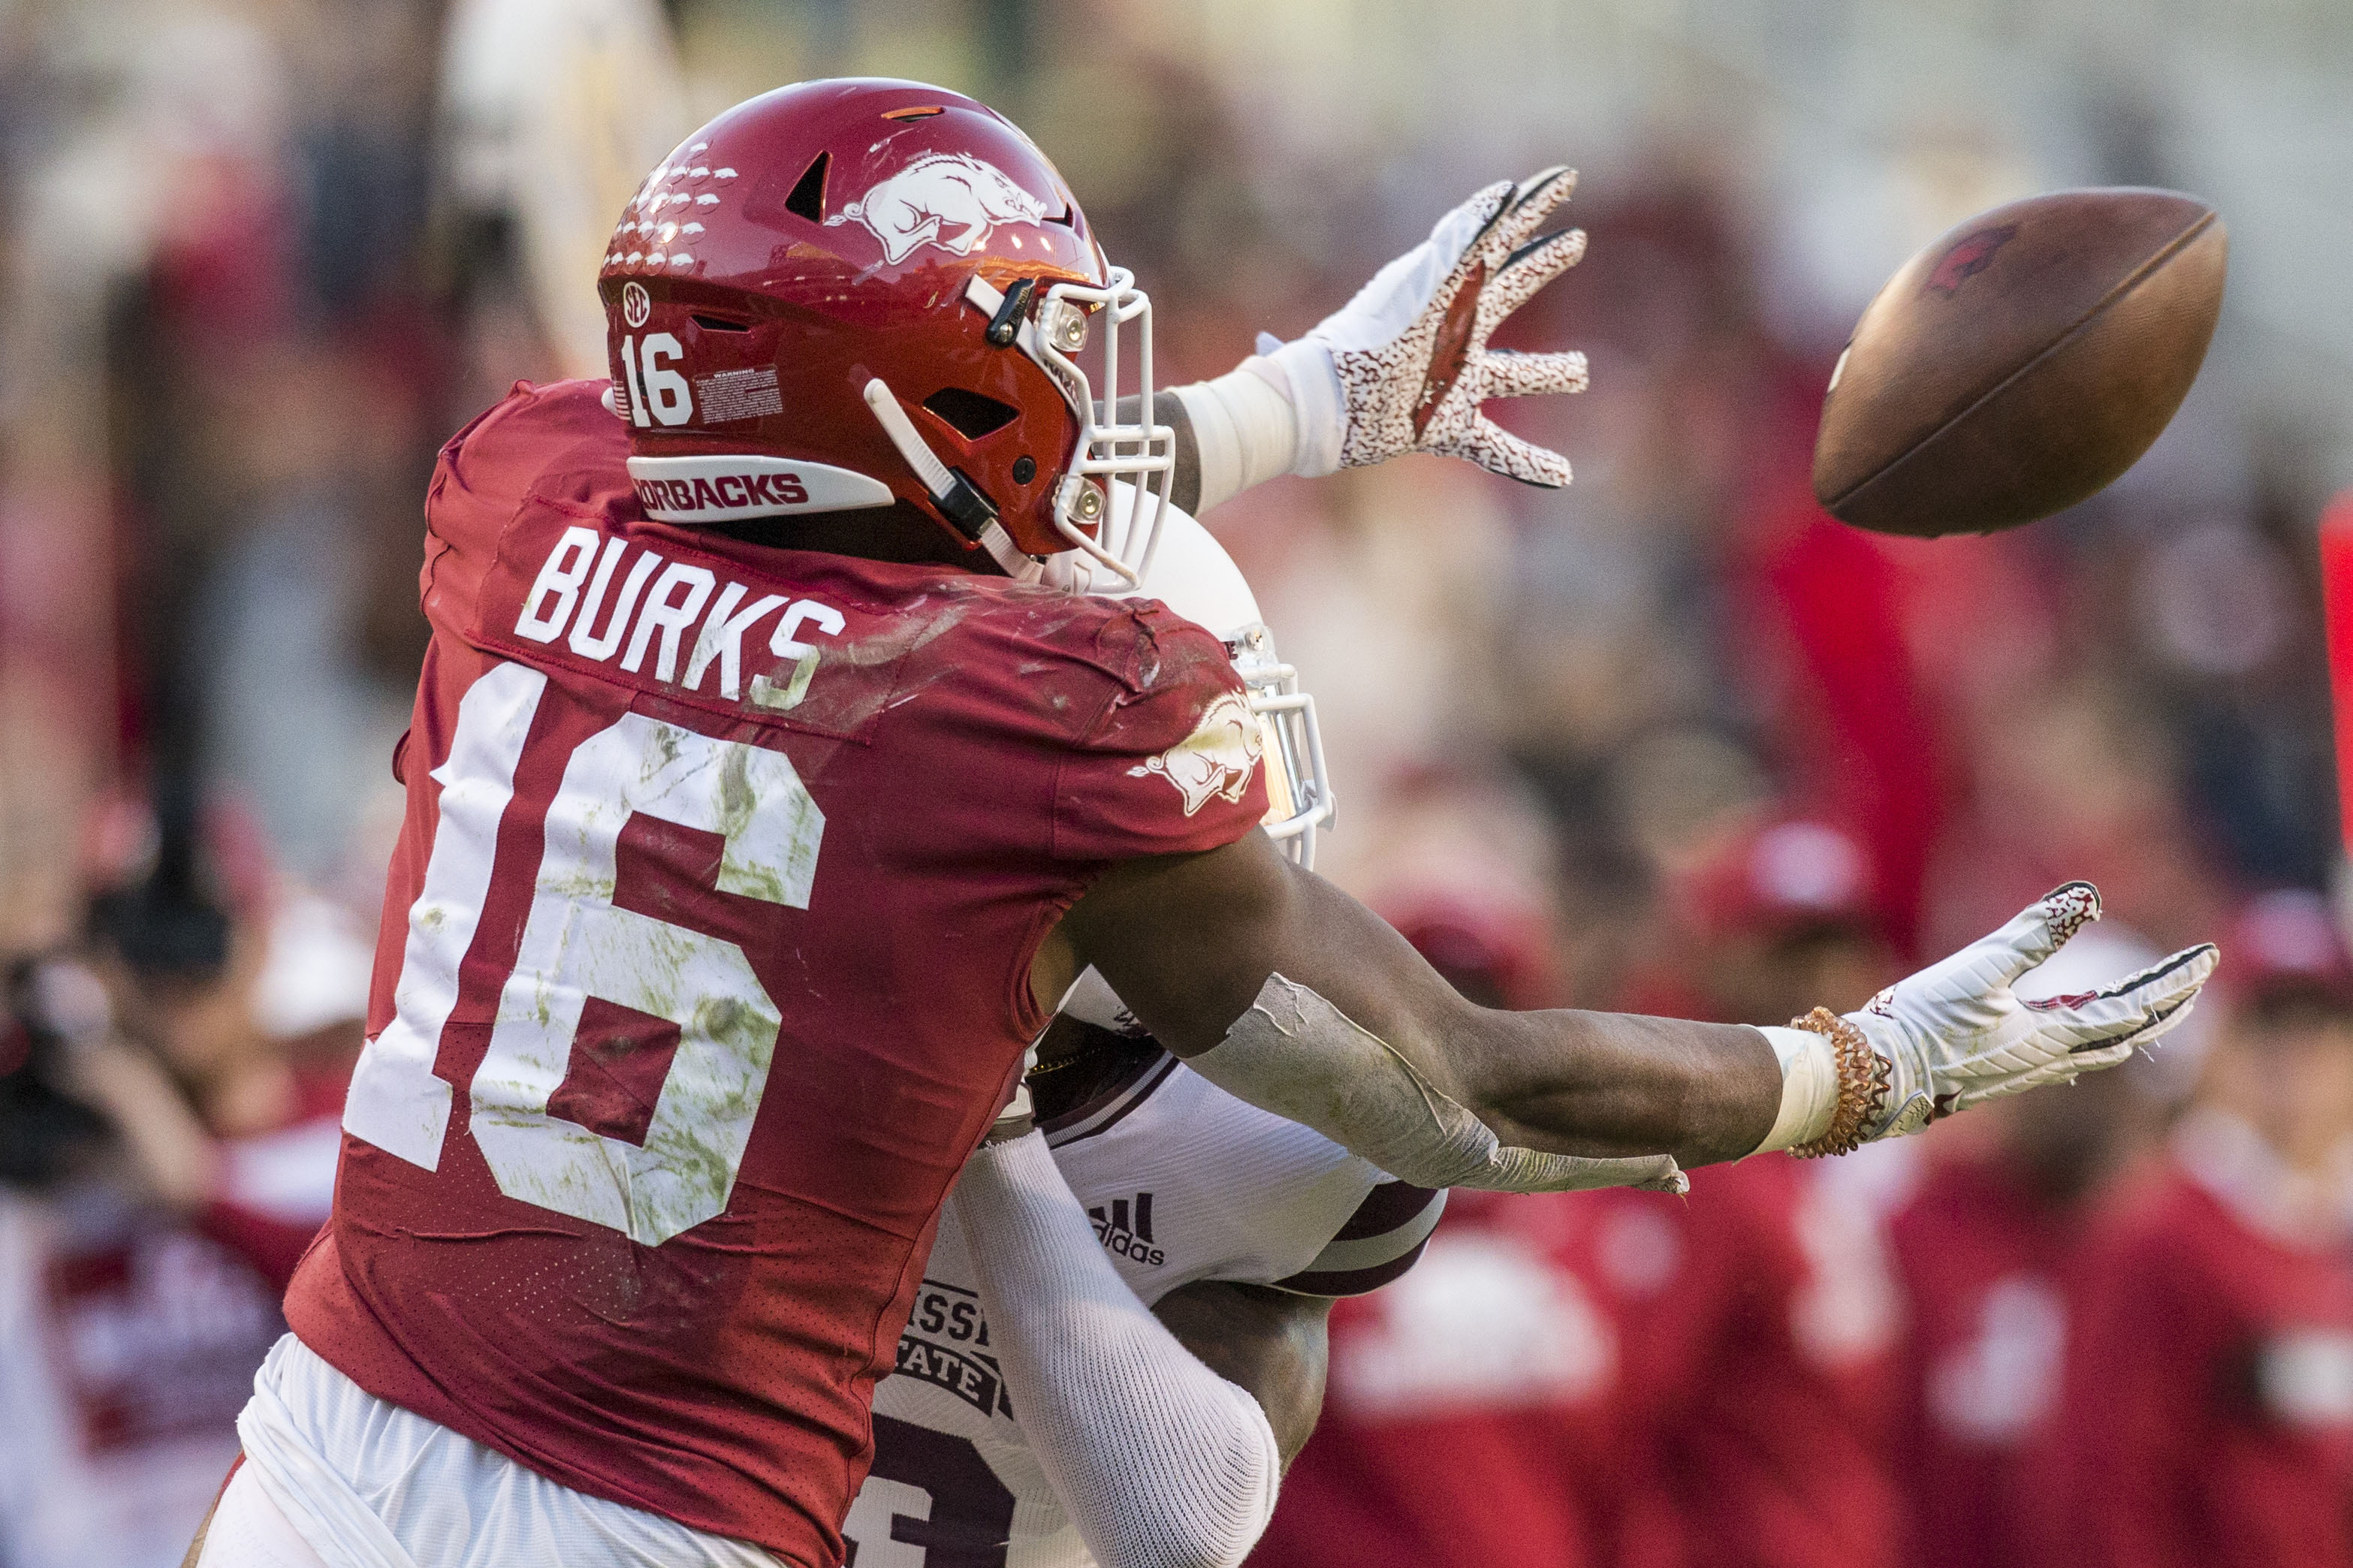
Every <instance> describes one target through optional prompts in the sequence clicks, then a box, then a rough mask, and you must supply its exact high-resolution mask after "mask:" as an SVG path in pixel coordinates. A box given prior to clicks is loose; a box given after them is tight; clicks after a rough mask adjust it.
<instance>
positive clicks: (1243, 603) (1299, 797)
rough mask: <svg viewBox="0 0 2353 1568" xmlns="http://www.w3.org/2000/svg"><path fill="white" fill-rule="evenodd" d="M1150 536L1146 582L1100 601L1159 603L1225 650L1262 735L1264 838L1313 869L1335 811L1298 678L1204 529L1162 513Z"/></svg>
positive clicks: (1311, 705) (1320, 739)
mask: <svg viewBox="0 0 2353 1568" xmlns="http://www.w3.org/2000/svg"><path fill="white" fill-rule="evenodd" d="M1118 489H1119V490H1121V491H1124V490H1125V489H1126V487H1125V486H1124V485H1121V486H1119V487H1118ZM1125 500H1127V498H1126V496H1125V495H1124V494H1121V495H1118V496H1117V498H1116V500H1115V503H1114V510H1115V511H1124V510H1125V509H1124V506H1121V505H1119V504H1118V503H1119V502H1124V501H1125ZM1156 532H1157V535H1158V537H1157V539H1156V540H1155V545H1154V548H1153V550H1152V552H1151V560H1150V566H1149V568H1148V570H1147V571H1146V572H1145V576H1144V580H1143V581H1142V582H1141V583H1139V584H1135V585H1134V586H1133V587H1127V588H1122V589H1119V590H1118V591H1117V592H1113V593H1107V594H1105V595H1103V596H1104V597H1106V598H1140V599H1157V600H1159V601H1160V602H1161V603H1162V604H1164V605H1167V606H1168V607H1169V608H1170V609H1172V610H1174V611H1176V613H1177V614H1178V615H1180V616H1184V617H1185V618H1186V619H1187V620H1188V621H1191V622H1192V623H1193V624H1194V625H1195V626H1199V627H1201V628H1202V629H1203V630H1205V631H1208V632H1209V633H1210V634H1211V635H1213V636H1214V637H1217V638H1219V640H1220V641H1221V642H1223V643H1224V644H1225V645H1226V652H1227V654H1228V655H1229V657H1230V658H1232V659H1233V661H1234V670H1235V673H1237V674H1239V675H1240V677H1241V678H1242V684H1243V686H1244V687H1245V688H1247V689H1248V696H1249V701H1250V711H1251V712H1253V713H1255V714H1257V715H1258V720H1259V726H1260V729H1261V731H1262V732H1263V734H1264V736H1265V747H1266V749H1265V752H1264V758H1265V762H1266V795H1267V814H1266V821H1265V825H1264V826H1265V828H1266V835H1267V837H1270V838H1271V839H1273V840H1274V841H1275V842H1276V843H1278V844H1280V845H1282V848H1283V852H1284V853H1285V854H1287V855H1289V856H1290V857H1291V858H1293V860H1295V861H1297V862H1298V863H1299V864H1300V865H1302V866H1308V867H1312V866H1314V864H1315V836H1316V834H1317V832H1318V831H1320V830H1321V829H1323V828H1326V827H1329V826H1332V816H1333V811H1334V807H1335V802H1334V800H1333V798H1332V785H1331V783H1330V781H1329V779H1328V778H1327V777H1326V776H1325V774H1324V736H1323V732H1322V731H1320V730H1318V729H1317V728H1316V726H1315V699H1314V698H1313V697H1311V696H1309V695H1308V694H1307V693H1306V692H1304V691H1302V690H1300V689H1299V672H1298V671H1297V670H1295V669H1293V668H1292V667H1291V666H1289V665H1287V664H1284V663H1282V661H1281V660H1280V659H1278V658H1276V657H1275V653H1274V634H1273V633H1272V632H1270V631H1268V630H1267V629H1266V622H1265V621H1264V620H1263V619H1261V617H1260V616H1259V610H1258V598H1257V596H1256V595H1253V594H1252V593H1251V592H1250V584H1249V583H1248V582H1247V581H1245V580H1244V578H1243V576H1242V573H1241V568H1240V567H1239V566H1237V565H1235V564H1234V561H1233V557H1232V556H1230V555H1228V554H1227V553H1226V551H1225V547H1224V546H1223V545H1221V544H1219V542H1217V540H1216V539H1214V538H1212V537H1211V536H1210V533H1209V531H1208V529H1206V528H1203V527H1202V526H1201V525H1200V523H1198V521H1195V520H1194V519H1193V518H1192V517H1191V516H1189V515H1188V514H1187V513H1186V512H1183V511H1181V510H1177V509H1176V507H1174V506H1164V507H1162V509H1161V511H1160V517H1159V520H1158V528H1157V530H1156Z"/></svg>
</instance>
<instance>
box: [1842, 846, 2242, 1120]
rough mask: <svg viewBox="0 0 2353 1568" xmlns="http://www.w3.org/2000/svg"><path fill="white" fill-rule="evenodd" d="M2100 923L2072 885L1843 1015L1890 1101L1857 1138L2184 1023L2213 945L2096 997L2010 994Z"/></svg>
mask: <svg viewBox="0 0 2353 1568" xmlns="http://www.w3.org/2000/svg"><path fill="white" fill-rule="evenodd" d="M2099 918H2100V893H2099V889H2096V888H2094V887H2093V886H2092V885H2091V884H2090V883H2089V882H2069V883H2067V884H2066V885H2065V886H2064V887H2061V888H2056V889H2052V891H2051V892H2049V893H2047V894H2045V895H2043V897H2042V898H2041V899H2039V900H2036V901H2035V902H2033V903H2032V904H2030V905H2028V906H2027V907H2026V908H2025V909H2024V910H2021V911H2020V913H2019V914H2018V916H2017V917H2016V918H2015V919H2013V920H2011V921H2010V923H2009V924H2008V925H2005V926H2003V927H2002V928H2001V929H2000V931H1995V932H1994V933H1993V934H1992V935H1990V936H1987V937H1982V938H1980V939H1978V941H1976V942H1971V943H1970V944H1969V945H1968V946H1967V947H1965V948H1963V949H1961V951H1960V952H1957V953H1955V954H1953V956H1952V957H1950V958H1947V959H1946V960H1945V961H1944V962H1943V963H1936V964H1932V965H1930V966H1929V967H1928V968H1926V969H1924V970H1922V971H1920V973H1917V974H1915V975H1913V976H1911V977H1910V978H1909V979H1906V980H1902V981H1899V982H1897V983H1896V984H1894V985H1891V986H1889V987H1888V988H1887V989H1886V990H1884V991H1883V992H1881V993H1880V994H1878V995H1877V996H1875V997H1873V998H1872V1001H1871V1004H1870V1005H1868V1006H1866V1007H1865V1008H1863V1010H1862V1012H1860V1013H1850V1014H1848V1015H1847V1016H1846V1018H1847V1022H1849V1023H1851V1024H1852V1025H1854V1026H1856V1027H1857V1028H1859V1029H1861V1030H1862V1036H1863V1038H1864V1039H1865V1040H1866V1041H1868V1042H1869V1043H1870V1045H1871V1047H1872V1049H1873V1050H1874V1051H1876V1052H1878V1053H1879V1055H1880V1056H1881V1057H1883V1058H1885V1060H1886V1062H1887V1064H1888V1068H1889V1089H1888V1093H1887V1096H1886V1098H1885V1100H1883V1101H1882V1102H1881V1106H1880V1111H1879V1115H1878V1116H1877V1117H1875V1118H1874V1119H1873V1121H1872V1122H1871V1124H1870V1125H1869V1126H1868V1128H1867V1129H1866V1130H1865V1131H1864V1133H1863V1136H1864V1137H1865V1138H1866V1139H1873V1138H1900V1137H1902V1136H1904V1135H1905V1133H1909V1132H1916V1131H1919V1130H1920V1129H1921V1128H1923V1127H1925V1126H1926V1125H1927V1124H1928V1123H1929V1122H1931V1121H1936V1120H1938V1119H1939V1118H1941V1117H1946V1116H1949V1115H1951V1114H1952V1113H1953V1112H1954V1111H1957V1110H1968V1108H1969V1107H1970V1106H1972V1105H1976V1104H1978V1103H1979V1102H1980V1101H1983V1100H1991V1099H1993V1098H1995V1097H1996V1096H1997V1095H2004V1094H2016V1093H2018V1092H2019V1091H2020V1090H2021V1089H2033V1088H2036V1087H2037V1086H2039V1085H2042V1084H2046V1083H2066V1082H2068V1081H2070V1080H2072V1079H2073V1078H2074V1077H2075V1076H2076V1075H2077V1074H2078V1073H2086V1072H2095V1071H2097V1070H2098V1069H2100V1068H2112V1067H2115V1066H2116V1065H2118V1064H2119V1063H2121V1062H2123V1061H2124V1060H2126V1058H2129V1057H2130V1056H2131V1055H2132V1054H2133V1052H2134V1050H2135V1049H2136V1048H2137V1047H2141V1046H2145V1045H2147V1044H2148V1043H2149V1042H2150V1041H2152V1040H2154V1039H2156V1038H2157V1037H2158V1036H2160V1035H2162V1034H2164V1033H2165V1032H2166V1031H2167V1030H2168V1029H2170V1028H2172V1027H2173V1026H2175V1025H2176V1024H2179V1023H2180V1022H2181V1020H2182V1019H2183V1018H2184V1017H2186V1016H2189V1005H2190V1004H2191V1002H2193V1001H2194V1000H2195V999H2196V998H2197V995H2198V988H2199V987H2200V986H2201V985H2203V984H2206V977H2207V976H2208V975H2210V974H2211V973H2214V964H2215V963H2216V961H2217V959H2218V957H2219V956H2220V955H2219V954H2218V953H2217V952H2216V951H2215V949H2214V946H2213V944H2212V943H2211V942H2202V943H2200V944H2199V945H2198V946H2196V947H2186V948H2184V949H2182V950H2181V951H2180V952H2177V953H2175V954H2174V955H2173V956H2172V957H2170V958H2167V959H2164V960H2161V961H2159V962H2158V963H2153V964H2151V965H2149V967H2147V969H2144V970H2142V971H2141V972H2140V973H2137V974H2130V975H2126V977H2125V978H2124V979H2122V980H2118V981H2116V982H2114V983H2113V984H2108V985H2106V986H2104V987H2102V988H2101V989H2100V990H2097V991H2089V992H2083V993H2079V994H2074V995H2069V996H2052V997H2049V998H2045V999H2041V1000H2036V1001H2028V1000H2025V999H2023V998H2021V997H2020V996H2018V995H2016V994H2013V993H2012V992H2011V990H2010V986H2011V985H2012V984H2015V983H2016V982H2017V980H2018V978H2019V976H2021V975H2022V974H2024V973H2026V972H2027V971H2028V970H2030V969H2032V968H2033V967H2034V966H2035V965H2036V964H2038V963H2042V961H2043V960H2045V959H2047V958H2049V957H2050V956H2051V955H2052V953H2054V952H2058V951H2059V948H2060V945H2061V944H2062V943H2063V942H2066V940H2067V939H2068V938H2069V937H2071V936H2073V935H2074V934H2075V933H2076V932H2077V931H2080V930H2082V929H2083V928H2084V926H2086V925H2088V924H2090V923H2091V922H2092V921H2095V920H2098V919H2099Z"/></svg>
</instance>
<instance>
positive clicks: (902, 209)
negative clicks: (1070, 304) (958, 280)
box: [825, 153, 1046, 266]
mask: <svg viewBox="0 0 2353 1568" xmlns="http://www.w3.org/2000/svg"><path fill="white" fill-rule="evenodd" d="M853 218H855V219H856V220H857V221H858V222H860V223H862V224H864V225H865V226H866V227H867V229H868V231H869V232H871V234H872V235H873V236H874V237H875V238H876V239H879V240H881V242H882V254H883V255H884V256H885V257H886V258H889V259H890V261H891V263H892V265H893V266H896V265H897V264H898V263H900V262H902V261H904V260H905V259H906V258H908V257H909V256H910V255H912V254H913V252H914V250H915V248H916V247H918V246H924V245H936V246H938V247H940V248H941V249H942V250H945V251H949V252H952V253H954V254H955V255H957V256H970V255H971V254H972V253H973V252H974V251H975V250H976V249H977V248H978V247H980V245H981V243H982V242H983V241H985V240H987V238H988V236H989V231H990V230H992V229H994V228H996V227H997V225H999V224H1007V223H1026V224H1033V225H1034V224H1040V223H1043V222H1045V221H1046V204H1045V203H1044V202H1041V201H1039V199H1038V198H1037V197H1036V196H1033V195H1030V194H1029V192H1027V191H1025V190H1023V189H1022V188H1021V187H1020V186H1019V185H1017V184H1014V183H1013V181H1012V180H1011V179H1010V178H1009V177H1008V176H1007V175H1006V174H1005V173H1004V171H1002V170H1000V169H998V168H997V167H996V166H995V165H994V164H990V163H982V162H981V161H980V160H979V159H977V158H976V157H973V156H972V155H971V154H970V153H925V154H924V155H923V157H920V158H918V159H916V160H915V161H914V162H913V163H910V164H908V165H907V166H906V167H905V168H903V169H902V170H900V171H899V172H898V173H897V174H892V175H891V176H890V177H889V178H887V179H884V180H882V181H881V183H879V184H876V185H875V186H873V188H871V190H869V191H868V192H867V193H866V194H865V195H862V196H860V198H859V199H858V200H856V201H854V202H851V203H850V204H849V205H848V206H845V207H843V208H842V209H841V210H840V211H839V212H838V213H836V214H834V215H833V216H831V217H829V218H827V219H826V220H825V224H826V226H827V227H828V228H831V227H833V226H836V225H838V224H844V223H848V222H849V221H850V220H851V219H853Z"/></svg>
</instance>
